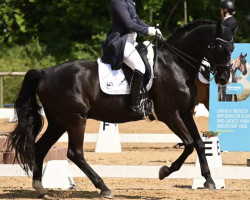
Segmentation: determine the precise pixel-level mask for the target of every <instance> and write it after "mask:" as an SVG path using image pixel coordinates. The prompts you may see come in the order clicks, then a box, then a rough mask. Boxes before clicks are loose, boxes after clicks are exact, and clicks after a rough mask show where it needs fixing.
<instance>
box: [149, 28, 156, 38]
mask: <svg viewBox="0 0 250 200" xmlns="http://www.w3.org/2000/svg"><path fill="white" fill-rule="evenodd" d="M156 30H157V29H156V28H155V27H148V34H149V35H151V36H155V35H156Z"/></svg>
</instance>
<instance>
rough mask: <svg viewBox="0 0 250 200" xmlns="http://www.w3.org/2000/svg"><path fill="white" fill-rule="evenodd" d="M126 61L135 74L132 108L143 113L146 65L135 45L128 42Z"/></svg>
mask: <svg viewBox="0 0 250 200" xmlns="http://www.w3.org/2000/svg"><path fill="white" fill-rule="evenodd" d="M124 63H125V64H126V65H128V66H129V67H130V68H131V69H132V70H134V74H133V77H132V80H131V105H130V106H131V108H132V109H133V110H134V111H136V112H139V113H142V110H141V106H140V101H141V98H140V89H141V86H142V81H143V75H144V73H145V65H144V63H143V61H142V59H141V57H140V55H139V53H138V52H137V50H136V49H135V47H134V45H133V44H132V43H130V42H126V45H125V49H124Z"/></svg>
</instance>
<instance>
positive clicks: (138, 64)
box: [123, 36, 145, 74]
mask: <svg viewBox="0 0 250 200" xmlns="http://www.w3.org/2000/svg"><path fill="white" fill-rule="evenodd" d="M134 44H135V40H133V39H131V37H130V36H129V37H128V40H127V42H126V44H125V49H124V60H123V62H124V63H125V64H126V65H128V66H129V67H130V68H131V69H132V70H135V69H137V70H138V71H140V72H141V73H142V74H145V65H144V63H143V61H142V59H141V56H140V55H139V53H138V51H137V50H136V48H135V46H134Z"/></svg>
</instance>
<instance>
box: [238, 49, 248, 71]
mask: <svg viewBox="0 0 250 200" xmlns="http://www.w3.org/2000/svg"><path fill="white" fill-rule="evenodd" d="M246 56H247V54H245V55H244V56H243V55H242V53H241V54H240V56H239V59H240V71H241V72H242V74H243V75H246V74H247V65H246V64H247V61H246Z"/></svg>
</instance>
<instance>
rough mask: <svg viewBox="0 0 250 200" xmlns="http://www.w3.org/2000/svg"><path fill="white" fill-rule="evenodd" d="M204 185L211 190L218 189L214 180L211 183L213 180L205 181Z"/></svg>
mask: <svg viewBox="0 0 250 200" xmlns="http://www.w3.org/2000/svg"><path fill="white" fill-rule="evenodd" d="M204 187H205V188H208V189H210V190H215V189H216V187H215V183H213V182H212V183H211V182H207V181H206V182H205V183H204Z"/></svg>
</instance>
